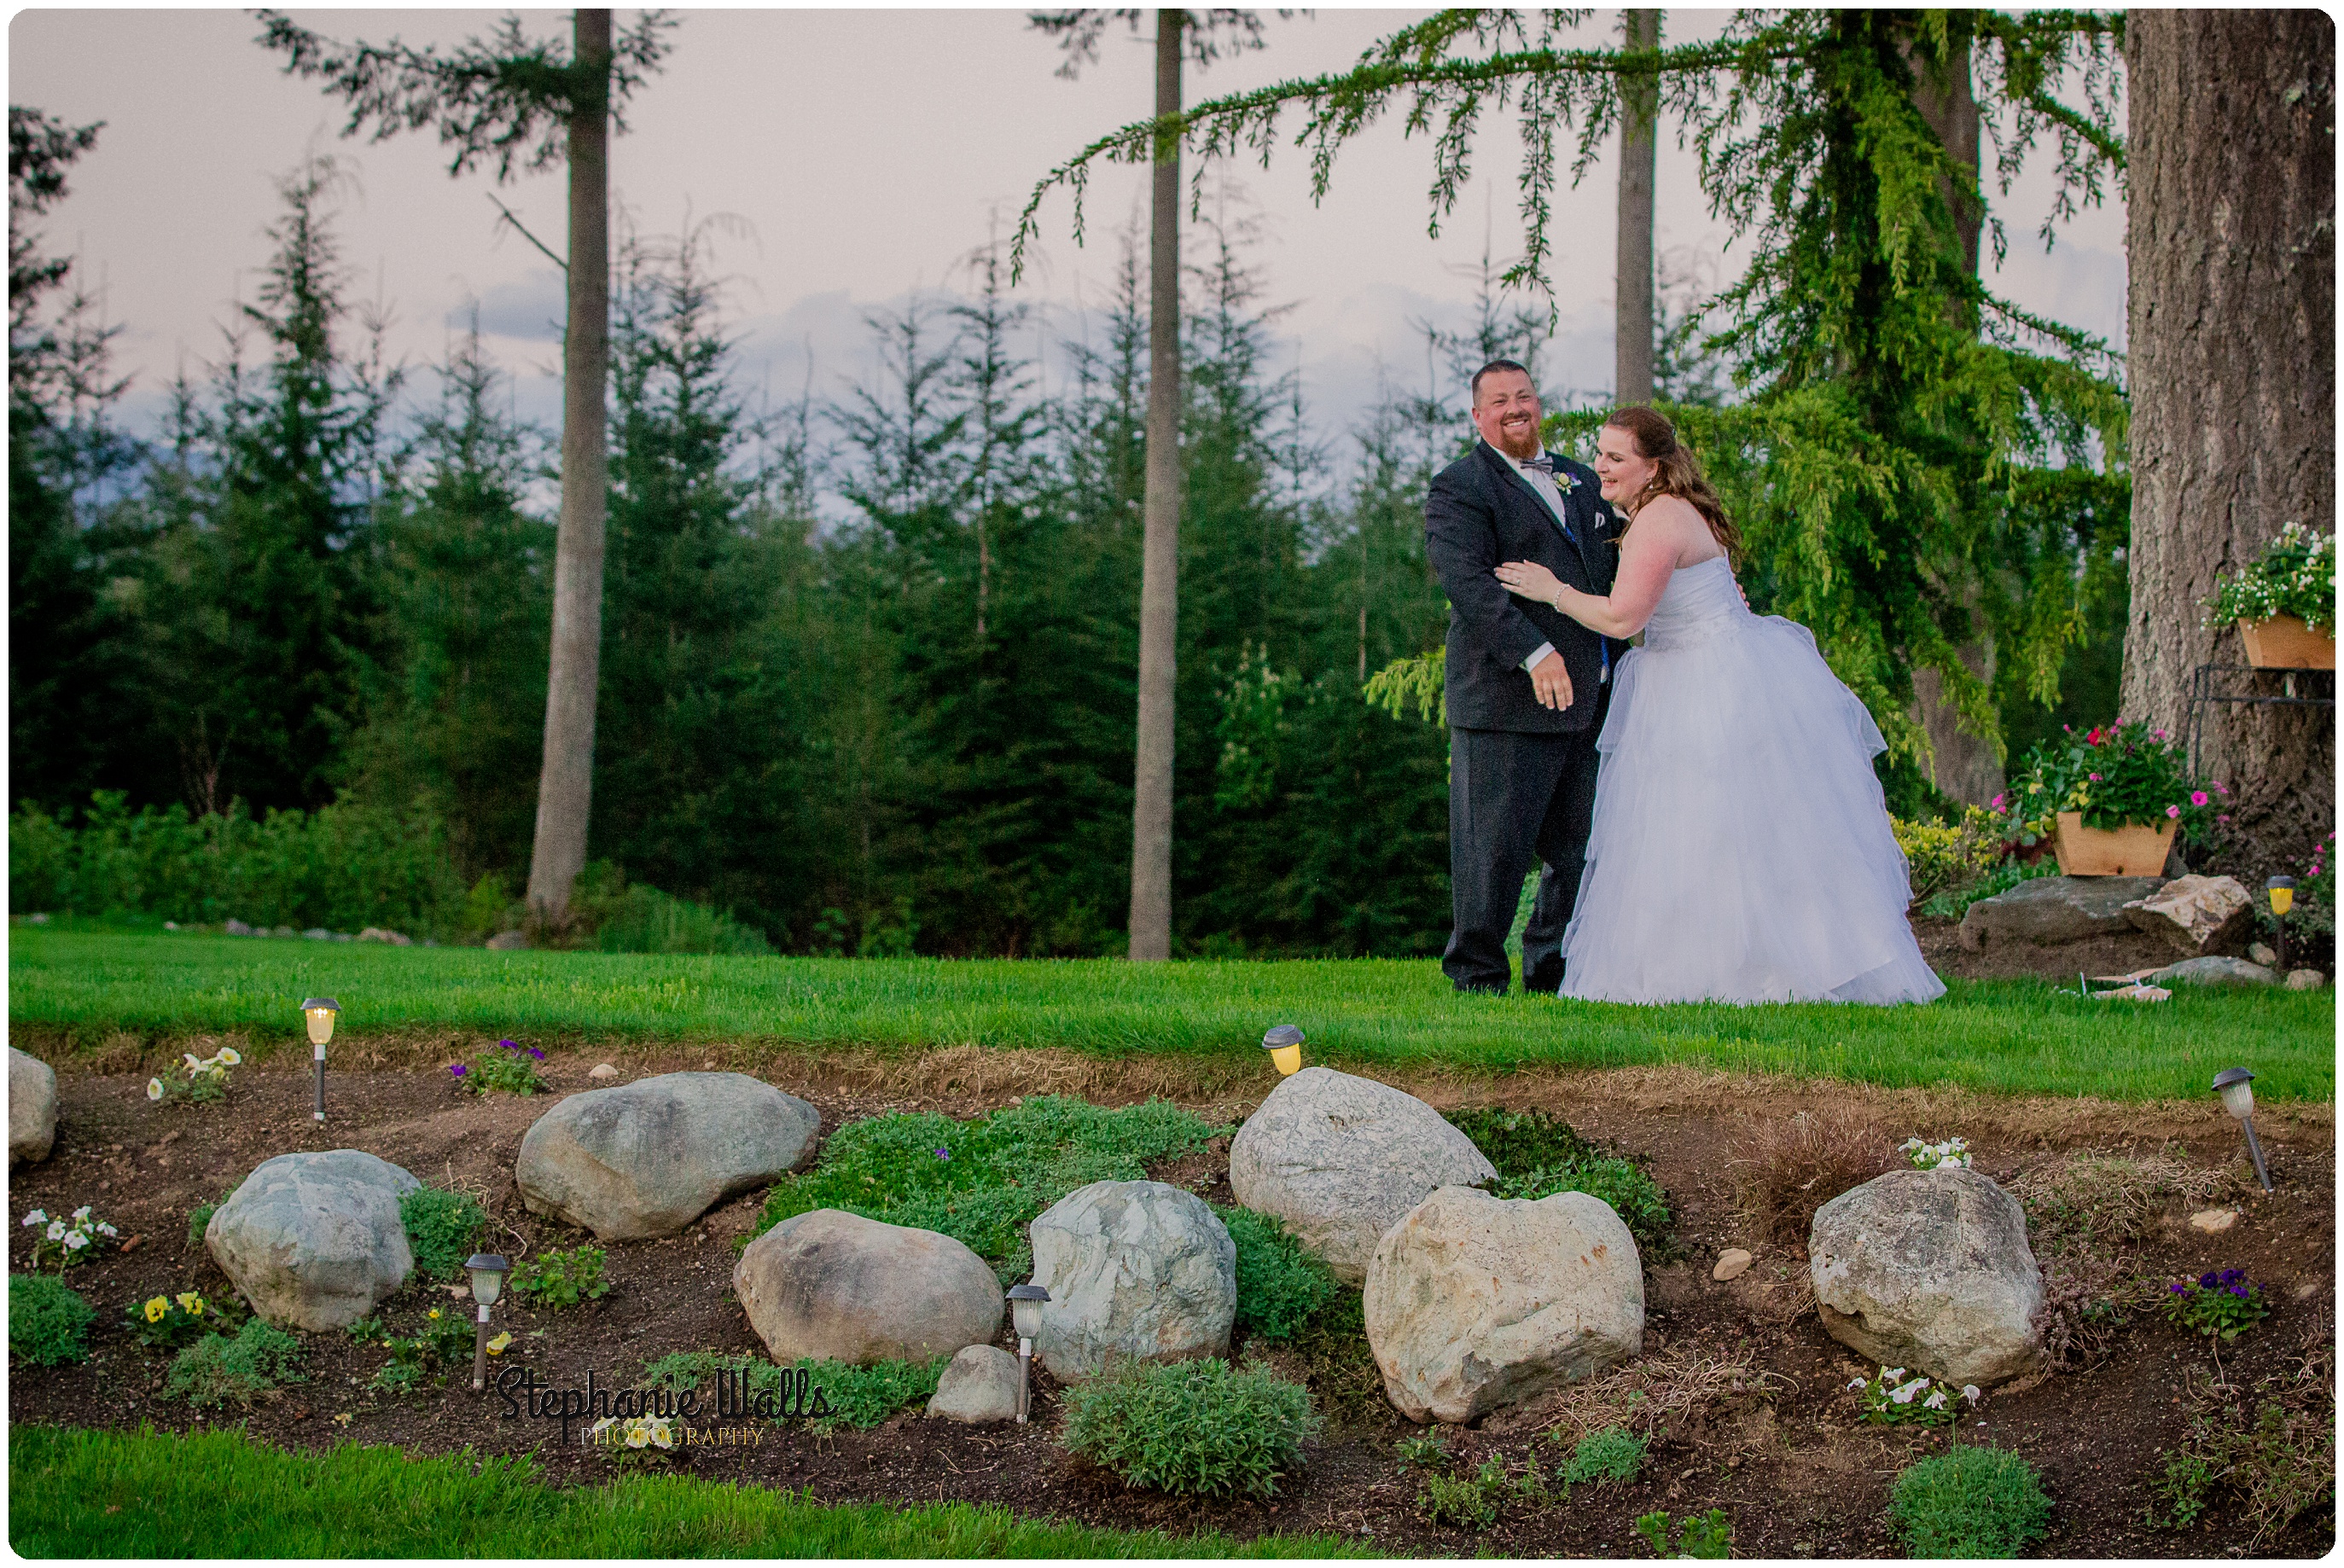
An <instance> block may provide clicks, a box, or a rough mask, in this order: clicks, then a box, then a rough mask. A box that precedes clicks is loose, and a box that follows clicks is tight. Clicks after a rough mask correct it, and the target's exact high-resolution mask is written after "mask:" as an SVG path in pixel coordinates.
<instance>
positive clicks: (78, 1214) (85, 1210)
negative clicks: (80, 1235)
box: [74, 1203, 89, 1225]
mask: <svg viewBox="0 0 2344 1568" xmlns="http://www.w3.org/2000/svg"><path fill="white" fill-rule="evenodd" d="M88 1218H89V1205H88V1204H86V1203H84V1204H83V1205H82V1206H81V1207H80V1208H78V1209H76V1210H75V1211H74V1223H75V1224H76V1225H78V1224H80V1223H82V1222H83V1221H86V1220H87V1219H88Z"/></svg>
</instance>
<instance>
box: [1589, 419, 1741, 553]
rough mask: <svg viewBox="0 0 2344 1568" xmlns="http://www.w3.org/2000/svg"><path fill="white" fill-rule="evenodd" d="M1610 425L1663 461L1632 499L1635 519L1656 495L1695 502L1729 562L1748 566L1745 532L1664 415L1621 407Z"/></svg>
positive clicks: (1630, 505)
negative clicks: (1734, 524) (1726, 509)
mask: <svg viewBox="0 0 2344 1568" xmlns="http://www.w3.org/2000/svg"><path fill="white" fill-rule="evenodd" d="M1603 423H1604V425H1605V426H1606V427H1608V428H1612V429H1619V430H1625V431H1626V432H1628V437H1629V438H1630V439H1631V440H1632V441H1634V442H1635V443H1636V455H1637V456H1638V457H1650V458H1651V459H1652V461H1654V462H1656V463H1658V464H1659V465H1660V466H1661V467H1660V472H1659V473H1656V474H1654V475H1653V476H1652V479H1651V481H1650V482H1649V483H1648V484H1646V485H1645V486H1644V487H1643V489H1642V490H1641V491H1640V492H1638V493H1637V494H1636V495H1635V496H1633V497H1632V498H1630V499H1629V501H1628V503H1627V509H1628V513H1629V515H1630V516H1631V517H1632V516H1634V515H1635V514H1636V513H1637V512H1639V511H1641V510H1642V509H1643V506H1644V503H1645V502H1647V501H1649V500H1651V499H1652V498H1653V497H1655V496H1674V497H1676V498H1679V499H1680V500H1682V501H1685V502H1687V503H1688V504H1690V505H1691V506H1692V509H1693V510H1694V511H1696V512H1699V513H1700V514H1701V515H1702V520H1703V521H1705V522H1706V523H1708V524H1709V531H1710V534H1711V537H1713V538H1715V539H1716V540H1717V542H1718V544H1719V545H1721V546H1723V548H1724V550H1725V561H1726V565H1728V566H1730V567H1732V568H1733V569H1734V570H1735V571H1737V572H1738V571H1740V570H1741V569H1742V557H1743V544H1742V530H1741V529H1740V528H1735V527H1734V526H1733V518H1729V517H1727V516H1726V515H1725V503H1724V502H1723V501H1722V500H1720V499H1718V496H1717V491H1716V489H1715V488H1714V487H1713V486H1712V485H1711V484H1710V482H1709V480H1708V479H1707V478H1706V477H1703V476H1702V471H1701V465H1700V463H1698V462H1696V461H1695V460H1694V459H1693V455H1692V452H1691V451H1690V450H1688V449H1687V448H1686V447H1684V446H1683V445H1682V443H1681V442H1679V441H1678V440H1677V427H1675V426H1674V425H1672V424H1670V423H1669V422H1668V420H1667V418H1666V417H1663V416H1662V415H1660V414H1658V413H1656V412H1654V411H1653V410H1652V409H1650V408H1646V407H1641V406H1640V407H1633V408H1617V409H1614V410H1612V413H1611V417H1610V418H1608V419H1606V420H1604V421H1603Z"/></svg>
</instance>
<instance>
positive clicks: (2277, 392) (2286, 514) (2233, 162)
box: [2124, 10, 2336, 881]
mask: <svg viewBox="0 0 2344 1568" xmlns="http://www.w3.org/2000/svg"><path fill="white" fill-rule="evenodd" d="M2125 66H2126V75H2127V94H2128V95H2129V98H2130V103H2129V111H2128V112H2129V116H2130V126H2129V136H2128V142H2129V161H2130V174H2129V180H2128V186H2129V188H2128V191H2127V220H2126V223H2127V227H2126V240H2125V244H2126V251H2127V263H2128V268H2129V279H2130V299H2129V301H2128V306H2129V329H2130V338H2131V342H2130V347H2129V360H2130V366H2129V375H2128V380H2129V383H2130V389H2131V396H2132V437H2131V446H2130V451H2131V462H2132V477H2133V491H2132V496H2133V500H2132V544H2131V552H2130V566H2131V575H2132V613H2131V620H2130V622H2129V624H2128V625H2127V628H2126V634H2125V658H2124V713H2125V717H2127V718H2142V719H2153V720H2155V721H2156V722H2157V723H2158V724H2160V725H2164V726H2167V727H2168V728H2170V729H2173V730H2175V731H2176V732H2177V733H2180V732H2184V725H2185V723H2186V721H2187V718H2188V713H2187V706H2188V699H2189V689H2190V678H2191V675H2192V672H2193V671H2194V669H2195V668H2196V667H2197V666H2198V665H2201V664H2209V663H2220V664H2244V663H2245V662H2246V654H2245V650H2244V648H2243V647H2242V646H2241V644H2240V640H2239V637H2238V628H2236V627H2235V626H2228V625H2225V626H2219V627H2206V626H2204V625H2202V624H2201V622H2202V621H2203V619H2204V618H2205V613H2206V612H2205V609H2204V608H2203V602H2204V600H2205V599H2206V598H2208V597H2209V596H2210V595H2211V594H2212V593H2213V592H2214V588H2215V581H2216V579H2217V578H2219V577H2221V576H2223V575H2225V574H2228V573H2231V572H2235V571H2236V570H2237V569H2238V568H2240V567H2242V566H2244V565H2246V564H2247V563H2248V562H2249V561H2251V560H2253V559H2254V558H2255V557H2256V556H2257V555H2258V554H2259V553H2260V551H2261V549H2262V547H2263V545H2264V544H2265V543H2266V542H2267V541H2268V539H2269V538H2271V536H2272V535H2274V534H2276V533H2278V530H2279V528H2280V527H2281V525H2283V524H2285V523H2288V522H2290V521H2293V522H2300V523H2305V524H2308V525H2309V526H2311V527H2313V528H2318V529H2319V530H2320V531H2322V532H2327V531H2329V530H2331V529H2333V528H2335V527H2336V509H2335V507H2336V501H2335V498H2336V228H2335V215H2336V185H2335V158H2336V148H2335V137H2334V127H2335V95H2334V84H2335V71H2336V26H2335V23H2334V22H2333V21H2331V20H2330V19H2329V17H2328V16H2326V15H2323V14H2321V13H2320V12H2318V11H2281V10H2253V11H2135V12H2133V13H2131V15H2129V17H2128V18H2127V26H2126V36H2125ZM2230 679H2232V680H2235V681H2237V682H2238V683H2240V684H2241V685H2242V686H2243V687H2246V688H2249V689H2253V690H2254V691H2256V692H2257V693H2258V694H2260V695H2266V696H2268V695H2278V693H2279V691H2280V689H2281V686H2280V678H2279V677H2278V676H2276V675H2265V674H2258V675H2251V676H2240V677H2231V678H2230ZM2332 679H2333V678H2332V677H2326V676H2321V677H2312V678H2299V685H2300V686H2301V688H2302V689H2305V690H2307V691H2309V689H2312V686H2313V683H2315V682H2317V683H2318V688H2319V690H2320V691H2321V693H2322V694H2326V693H2327V692H2329V691H2331V690H2332V689H2333V688H2332V685H2330V684H2329V682H2331V681H2332ZM2204 722H2205V729H2204V743H2203V746H2202V748H2201V750H2200V754H2199V756H2198V757H2197V758H2195V759H2193V761H2195V762H2196V763H2197V766H2198V768H2199V770H2200V771H2201V772H2203V773H2205V774H2207V775H2208V776H2210V777H2213V778H2216V779H2222V780H2224V781H2225V782H2227V783H2228V785H2229V786H2230V788H2231V789H2233V790H2235V791H2236V792H2237V793H2236V796H2235V798H2234V801H2235V803H2234V804H2233V806H2232V809H2231V813H2230V815H2231V818H2232V821H2231V824H2230V835H2231V841H2232V842H2231V848H2230V849H2228V851H2226V852H2224V853H2222V854H2220V855H2219V856H2218V859H2220V860H2221V861H2222V862H2223V863H2224V864H2226V865H2228V866H2230V867H2232V868H2234V869H2238V870H2239V871H2241V872H2242V873H2246V874H2249V875H2252V876H2254V877H2255V878H2256V879H2257V880H2258V881H2259V879H2260V876H2261V874H2264V873H2267V872H2269V871H2276V870H2279V869H2294V868H2293V867H2292V866H2291V865H2289V864H2288V862H2290V861H2291V860H2293V859H2296V858H2299V856H2300V855H2301V854H2302V853H2303V851H2304V850H2306V849H2308V848H2309V845H2310V843H2311V842H2312V840H2314V839H2317V838H2319V837H2320V836H2322V835H2324V834H2326V833H2327V832H2328V831H2329V829H2332V828H2333V827H2334V825H2335V819H2336V773H2335V744H2336V740H2335V737H2336V728H2335V710H2334V709H2307V708H2277V707H2248V706H2222V705H2217V706H2214V707H2211V708H2209V709H2208V710H2207V711H2206V713H2205V716H2204Z"/></svg>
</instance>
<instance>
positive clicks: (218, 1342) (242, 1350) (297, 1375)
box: [162, 1318, 301, 1410]
mask: <svg viewBox="0 0 2344 1568" xmlns="http://www.w3.org/2000/svg"><path fill="white" fill-rule="evenodd" d="M300 1381H301V1342H300V1341H298V1340H297V1339H295V1338H294V1337H293V1336H292V1335H291V1334H288V1333H287V1332H285V1331H284V1330H282V1329H274V1328H271V1327H269V1326H268V1324H267V1323H265V1322H262V1321H261V1320H260V1319H258V1318H255V1319H253V1320H252V1321H251V1322H248V1323H247V1324H245V1325H244V1327H243V1328H242V1329H241V1330H240V1331H238V1332H237V1336H236V1337H235V1338H234V1339H228V1338H227V1337H225V1336H223V1335H220V1334H206V1335H205V1336H204V1337H203V1338H201V1339H199V1340H197V1342H195V1343H193V1344H191V1345H189V1346H188V1347H187V1349H185V1350H183V1351H181V1352H179V1353H178V1355H177V1357H176V1358H175V1359H174V1360H173V1361H172V1362H171V1376H170V1381H169V1382H167V1383H165V1384H164V1386H163V1394H162V1397H163V1398H165V1399H183V1400H186V1401H187V1402H188V1403H189V1404H191V1405H194V1406H196V1407H197V1409H199V1410H200V1409H203V1408H205V1407H207V1406H209V1405H217V1404H225V1403H227V1402H228V1401H230V1400H234V1401H235V1402H237V1403H238V1404H250V1403H251V1402H253V1401H254V1400H256V1399H258V1398H259V1397H260V1396H261V1395H262V1394H264V1393H267V1392H269V1391H270V1390H272V1389H275V1388H277V1387H278V1386H280V1385H282V1384H285V1383H292V1382H300Z"/></svg>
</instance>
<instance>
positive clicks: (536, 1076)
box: [448, 1040, 545, 1094]
mask: <svg viewBox="0 0 2344 1568" xmlns="http://www.w3.org/2000/svg"><path fill="white" fill-rule="evenodd" d="M543 1060H545V1051H544V1050H543V1048H542V1047H540V1046H534V1045H532V1046H529V1047H527V1048H526V1049H524V1048H523V1047H521V1046H520V1045H517V1044H515V1043H514V1042H513V1041H511V1040H499V1041H497V1044H496V1049H495V1050H482V1051H475V1052H474V1053H473V1055H472V1059H471V1060H470V1061H457V1062H450V1064H449V1066H448V1071H449V1074H450V1076H451V1077H453V1078H454V1079H455V1080H456V1081H457V1082H458V1083H459V1084H460V1085H461V1086H463V1087H464V1088H466V1089H469V1090H470V1091H472V1092H473V1093H475V1094H488V1093H490V1092H491V1091H493V1092H497V1093H501V1094H542V1093H544V1092H545V1075H544V1074H543V1073H541V1072H540V1071H538V1070H537V1064H538V1063H539V1062H541V1061H543Z"/></svg>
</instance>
